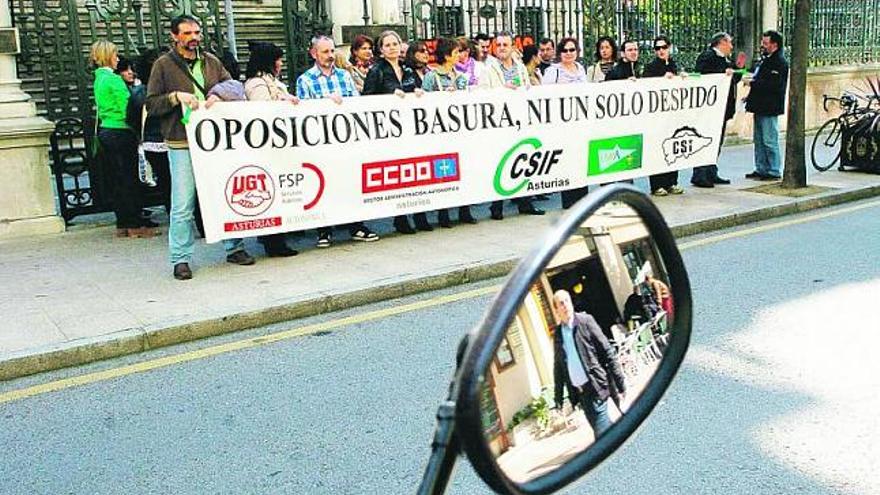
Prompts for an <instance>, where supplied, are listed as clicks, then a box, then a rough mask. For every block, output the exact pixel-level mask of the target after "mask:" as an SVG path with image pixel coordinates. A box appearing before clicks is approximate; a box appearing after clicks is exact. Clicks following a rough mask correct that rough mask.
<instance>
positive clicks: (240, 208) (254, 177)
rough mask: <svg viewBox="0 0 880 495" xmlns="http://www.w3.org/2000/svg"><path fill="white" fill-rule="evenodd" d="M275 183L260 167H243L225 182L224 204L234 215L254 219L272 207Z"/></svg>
mask: <svg viewBox="0 0 880 495" xmlns="http://www.w3.org/2000/svg"><path fill="white" fill-rule="evenodd" d="M274 199H275V182H274V181H273V180H272V176H271V175H269V172H267V171H266V170H265V169H263V168H262V167H258V166H256V165H245V166H244V167H241V168H239V169H238V170H236V171H235V172H233V174H232V175H231V176H229V180H227V181H226V203H227V204H228V205H229V207H230V208H231V209H232V211H234V212H235V213H238V214H239V215H244V216H246V217H255V216H257V215H260V214H262V213H264V212H265V211H266V210H268V209H269V207H270V206H272V202H273V200H274Z"/></svg>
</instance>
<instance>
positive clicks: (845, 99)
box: [810, 93, 876, 172]
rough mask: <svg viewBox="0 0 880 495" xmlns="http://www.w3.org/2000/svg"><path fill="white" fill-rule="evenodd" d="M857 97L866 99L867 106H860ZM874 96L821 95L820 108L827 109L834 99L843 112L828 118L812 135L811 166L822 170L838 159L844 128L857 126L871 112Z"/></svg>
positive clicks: (831, 165)
mask: <svg viewBox="0 0 880 495" xmlns="http://www.w3.org/2000/svg"><path fill="white" fill-rule="evenodd" d="M858 98H862V99H867V101H868V105H867V107H860V106H859V101H858ZM875 99H876V97H875V96H869V97H861V96H859V97H857V96H855V95H852V94H849V93H844V94H843V95H842V96H841V97H840V98H835V97H833V96H828V95H822V108H824V109H825V111H826V112H827V111H828V102H829V101H836V102H838V104H839V105H840V108H841V109H843V113H841V114H840V115H838V116H837V117H832V118H830V119H828V120H827V121H826V122H825V123H824V124H822V126H821V127H819V130H818V131H817V132H816V135H815V136H813V145H812V146H811V147H810V159H811V160H812V162H813V168H815V169H816V170H818V171H819V172H824V171H826V170H828V169H830V168H831V167H833V166H834V164H836V163H837V162H838V160H840V155H841V153H842V149H841V142H842V136H843V132H844V130H850V129H852V128H855V127H857V124H859V123H861V122H862V119H863V118H864V117H865V116H867V115H869V114H871V113H872V110H871V107H872V103H875V102H874V100H875ZM829 155H830V157H831V159H830V161H825V160H823V157H827V156H829Z"/></svg>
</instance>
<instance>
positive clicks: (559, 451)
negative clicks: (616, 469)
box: [481, 203, 674, 482]
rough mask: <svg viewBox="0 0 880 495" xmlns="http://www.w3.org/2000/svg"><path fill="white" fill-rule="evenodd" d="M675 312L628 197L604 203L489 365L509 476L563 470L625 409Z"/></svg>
mask: <svg viewBox="0 0 880 495" xmlns="http://www.w3.org/2000/svg"><path fill="white" fill-rule="evenodd" d="M673 315H674V310H673V304H672V300H671V292H670V288H669V279H668V277H667V273H666V270H665V268H664V264H663V260H662V259H660V254H659V251H658V249H657V247H656V245H655V244H654V242H653V240H652V239H651V237H650V235H649V234H648V230H647V228H646V226H645V224H644V223H643V221H642V220H641V218H640V217H639V216H638V214H637V213H636V212H635V211H634V210H632V209H631V208H630V207H629V206H627V205H624V204H622V203H610V204H608V205H606V206H604V207H603V208H602V209H600V210H599V211H598V212H596V213H595V214H594V215H592V216H591V217H590V218H588V219H587V221H585V222H584V223H583V224H582V225H581V227H580V228H579V229H578V230H577V232H576V233H575V234H574V235H572V236H571V237H570V238H569V239H568V241H567V242H566V243H565V244H564V245H563V246H562V247H561V248H560V249H559V251H558V252H557V253H555V255H554V256H553V259H552V260H551V261H550V263H549V264H548V265H547V266H546V267H545V268H544V269H543V271H542V273H541V275H540V276H539V278H538V279H537V280H535V282H534V283H533V285H532V288H531V290H530V291H529V293H528V295H527V296H526V297H525V298H524V300H523V301H522V304H521V305H520V307H519V309H518V311H517V312H516V316H515V317H514V319H513V321H512V322H511V323H510V326H509V327H508V330H507V334H506V336H505V338H504V340H503V341H502V342H501V344H500V346H499V347H498V349H497V350H496V352H495V359H494V360H493V362H492V364H491V365H490V366H489V369H488V370H487V371H486V373H485V381H484V386H483V391H482V392H483V393H482V397H481V414H482V419H483V431H484V435H485V437H486V441H487V442H488V443H489V445H490V448H491V450H492V452H493V453H494V454H495V455H496V457H497V462H498V464H499V466H500V467H501V469H502V470H503V471H504V472H505V473H506V474H507V476H508V477H509V478H510V479H512V480H513V481H516V482H525V481H529V480H532V479H534V478H536V477H539V476H541V475H543V474H547V473H548V472H550V471H553V470H555V469H557V468H558V467H560V466H562V465H563V464H565V463H566V462H567V461H568V460H569V459H571V458H573V457H574V456H576V455H577V454H579V453H581V452H583V451H584V450H586V449H587V448H589V446H590V445H591V444H592V443H593V442H594V440H595V439H596V438H597V437H598V436H599V435H601V434H602V432H603V431H605V430H606V429H607V428H608V427H610V426H611V424H613V423H614V422H615V421H617V420H618V419H619V418H620V417H621V416H622V415H624V414H626V411H627V410H628V409H629V407H630V406H631V405H632V403H633V401H634V400H638V397H639V394H640V393H641V391H642V390H643V389H644V388H645V386H646V384H647V383H648V382H649V380H650V379H651V377H652V376H653V374H654V372H655V371H656V369H657V367H658V365H659V363H660V360H661V358H662V357H663V350H664V348H665V346H666V342H667V339H668V333H667V330H668V329H669V328H670V326H671V322H672V318H673Z"/></svg>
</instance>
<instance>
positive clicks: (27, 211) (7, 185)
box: [0, 2, 64, 238]
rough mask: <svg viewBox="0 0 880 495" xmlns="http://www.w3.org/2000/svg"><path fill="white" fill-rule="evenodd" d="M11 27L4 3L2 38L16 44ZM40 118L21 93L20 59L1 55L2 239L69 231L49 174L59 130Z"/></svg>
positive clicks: (1, 8)
mask: <svg viewBox="0 0 880 495" xmlns="http://www.w3.org/2000/svg"><path fill="white" fill-rule="evenodd" d="M11 26H12V18H11V17H10V12H9V2H0V31H6V32H7V34H3V33H0V35H2V36H7V38H6V40H13V41H15V39H14V38H12V37H11V33H9V30H10V29H11ZM15 44H17V43H15ZM0 45H9V44H8V43H0ZM36 115H37V112H36V107H35V106H34V103H33V102H32V101H31V98H30V96H29V95H28V94H27V93H25V92H24V91H22V90H21V81H20V80H19V79H18V73H17V71H16V65H15V54H14V53H0V238H10V237H16V236H25V235H34V234H50V233H58V232H63V231H64V220H62V218H61V217H60V216H58V215H57V214H56V209H55V198H54V195H53V192H52V179H51V174H50V169H49V154H48V147H49V136H50V135H51V134H52V130H53V129H54V127H55V126H54V125H53V124H52V123H51V122H49V121H48V120H46V119H44V118H42V117H37V116H36Z"/></svg>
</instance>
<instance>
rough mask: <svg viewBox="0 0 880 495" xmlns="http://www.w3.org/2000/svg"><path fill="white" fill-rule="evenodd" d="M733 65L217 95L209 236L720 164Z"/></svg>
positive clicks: (207, 167) (204, 179)
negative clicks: (300, 94)
mask: <svg viewBox="0 0 880 495" xmlns="http://www.w3.org/2000/svg"><path fill="white" fill-rule="evenodd" d="M729 87H730V84H729V79H728V78H727V77H726V76H724V75H707V76H704V77H702V78H699V79H679V78H675V79H666V78H656V79H641V80H639V81H637V82H635V83H634V82H632V81H615V82H608V83H602V84H568V85H561V86H559V85H555V86H544V87H540V86H538V87H533V88H530V89H528V90H526V89H517V90H510V89H505V88H499V89H493V90H475V91H458V92H435V93H427V94H425V95H423V96H421V97H419V98H416V97H412V96H407V97H405V98H399V97H396V96H391V95H388V96H368V97H356V98H348V99H345V100H344V102H343V103H342V104H336V103H333V102H331V101H329V100H307V101H303V102H301V103H300V104H299V105H297V106H293V105H282V104H279V103H277V102H236V103H218V104H216V105H214V106H213V107H212V108H211V109H209V110H205V109H200V110H197V111H194V112H193V113H192V115H191V116H190V122H189V124H188V125H187V135H188V138H189V144H190V152H191V154H192V161H193V169H194V172H195V176H196V184H197V187H198V191H199V198H200V200H201V205H202V215H203V218H204V221H205V233H206V236H207V239H208V241H209V242H216V241H218V240H221V239H225V238H230V237H242V236H251V235H263V234H272V233H277V232H286V231H293V230H303V229H309V228H315V227H320V226H327V225H338V224H345V223H349V222H353V221H358V220H369V219H374V218H384V217H391V216H395V215H400V214H407V213H415V212H420V211H429V210H435V209H439V208H450V207H455V206H460V205H467V204H475V203H481V202H486V201H494V200H499V199H507V198H514V197H519V196H529V195H534V194H543V193H550V192H556V191H561V190H565V189H572V188H577V187H583V186H585V185H588V184H595V183H604V182H610V181H615V180H623V179H631V178H634V177H641V176H647V175H652V174H657V173H663V172H667V171H671V170H677V169H683V168H690V167H695V166H700V165H708V164H713V163H715V161H716V159H717V156H718V149H719V139H718V138H719V136H720V134H721V127H722V123H723V121H722V119H723V118H724V107H725V105H726V101H727V92H728V90H729Z"/></svg>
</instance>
